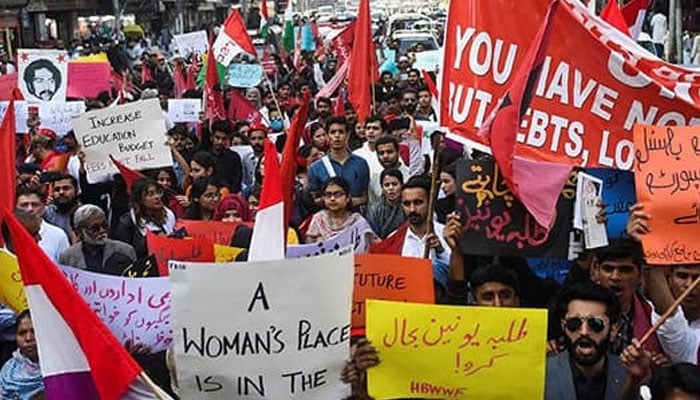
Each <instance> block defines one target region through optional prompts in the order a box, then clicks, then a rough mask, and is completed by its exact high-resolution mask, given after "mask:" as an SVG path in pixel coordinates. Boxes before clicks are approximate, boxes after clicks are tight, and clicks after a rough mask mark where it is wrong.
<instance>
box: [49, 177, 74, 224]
mask: <svg viewBox="0 0 700 400" xmlns="http://www.w3.org/2000/svg"><path fill="white" fill-rule="evenodd" d="M78 203H79V202H78V181H77V180H76V179H75V178H74V177H72V176H71V175H67V174H62V175H61V176H59V177H58V179H57V180H55V181H54V182H53V203H52V204H51V205H50V206H48V207H46V211H45V212H44V220H45V221H46V222H48V223H50V224H53V225H56V226H57V227H59V228H61V229H63V232H65V233H66V235H67V236H68V237H69V238H71V237H73V235H72V233H73V229H72V228H71V222H70V219H71V215H72V214H73V211H75V209H76V208H77V207H78Z"/></svg>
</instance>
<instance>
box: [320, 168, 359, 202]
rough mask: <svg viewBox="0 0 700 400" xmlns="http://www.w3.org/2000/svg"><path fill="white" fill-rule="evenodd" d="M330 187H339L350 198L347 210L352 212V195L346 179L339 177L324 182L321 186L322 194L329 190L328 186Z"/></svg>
mask: <svg viewBox="0 0 700 400" xmlns="http://www.w3.org/2000/svg"><path fill="white" fill-rule="evenodd" d="M330 185H338V186H340V188H341V189H342V190H343V192H345V195H346V196H347V197H348V206H347V209H348V210H351V209H352V195H351V194H350V185H349V184H348V181H346V180H345V178H341V177H339V176H334V177H332V178H328V180H327V181H325V182H323V185H321V194H323V193H325V192H326V189H328V186H330Z"/></svg>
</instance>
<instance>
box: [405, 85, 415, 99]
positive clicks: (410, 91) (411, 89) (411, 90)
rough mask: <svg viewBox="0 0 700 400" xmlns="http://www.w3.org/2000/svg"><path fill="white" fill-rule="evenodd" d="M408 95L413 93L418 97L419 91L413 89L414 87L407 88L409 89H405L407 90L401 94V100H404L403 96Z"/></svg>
mask: <svg viewBox="0 0 700 400" xmlns="http://www.w3.org/2000/svg"><path fill="white" fill-rule="evenodd" d="M406 93H413V94H415V95H416V97H418V91H417V90H416V89H414V88H412V87H407V88H405V89H404V90H403V91H402V92H401V98H403V96H404V95H406Z"/></svg>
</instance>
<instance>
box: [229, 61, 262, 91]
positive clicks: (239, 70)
mask: <svg viewBox="0 0 700 400" xmlns="http://www.w3.org/2000/svg"><path fill="white" fill-rule="evenodd" d="M262 77H263V67H262V66H261V65H259V64H231V65H229V67H228V84H229V85H231V86H233V87H238V88H251V87H254V86H258V85H259V84H260V81H261V80H262Z"/></svg>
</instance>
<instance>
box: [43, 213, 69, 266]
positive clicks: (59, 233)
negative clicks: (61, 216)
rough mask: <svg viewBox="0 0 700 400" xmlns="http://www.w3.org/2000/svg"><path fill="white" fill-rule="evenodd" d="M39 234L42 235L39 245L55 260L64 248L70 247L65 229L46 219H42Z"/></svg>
mask: <svg viewBox="0 0 700 400" xmlns="http://www.w3.org/2000/svg"><path fill="white" fill-rule="evenodd" d="M39 235H41V240H40V241H39V247H41V248H42V250H44V253H46V255H47V256H49V258H50V259H51V260H53V261H57V260H58V257H59V256H60V255H61V253H62V252H63V250H65V249H67V248H68V247H70V243H69V242H68V236H66V233H65V232H63V229H61V228H59V227H57V226H56V225H51V224H50V223H48V222H46V221H44V220H42V221H41V227H40V228H39Z"/></svg>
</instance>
